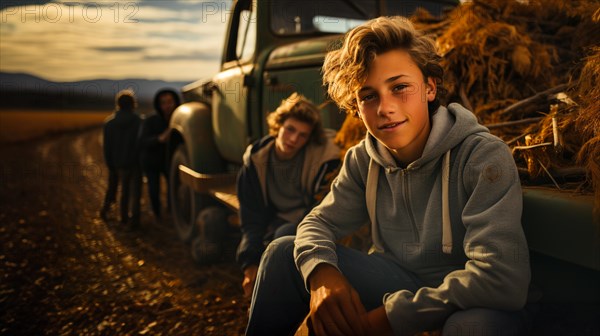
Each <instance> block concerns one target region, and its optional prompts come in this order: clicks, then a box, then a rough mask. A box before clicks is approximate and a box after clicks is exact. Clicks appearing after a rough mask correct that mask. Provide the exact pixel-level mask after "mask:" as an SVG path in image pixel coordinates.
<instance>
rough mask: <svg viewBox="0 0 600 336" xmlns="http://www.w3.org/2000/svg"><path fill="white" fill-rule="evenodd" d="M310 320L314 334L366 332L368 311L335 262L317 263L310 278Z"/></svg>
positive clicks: (359, 333) (361, 333)
mask: <svg viewBox="0 0 600 336" xmlns="http://www.w3.org/2000/svg"><path fill="white" fill-rule="evenodd" d="M308 282H309V286H310V322H311V326H312V329H313V331H314V332H315V334H317V335H319V336H321V335H367V333H368V332H369V327H368V320H367V312H366V310H365V307H364V306H363V305H362V303H361V302H360V298H359V296H358V293H357V292H356V290H354V288H352V286H351V285H350V284H349V283H348V280H346V278H345V277H344V276H343V275H342V274H341V273H340V272H339V271H338V270H337V269H336V268H335V267H333V266H331V265H328V264H325V263H323V264H320V265H318V266H317V267H316V268H315V269H314V270H313V272H312V273H311V274H310V277H309V279H308Z"/></svg>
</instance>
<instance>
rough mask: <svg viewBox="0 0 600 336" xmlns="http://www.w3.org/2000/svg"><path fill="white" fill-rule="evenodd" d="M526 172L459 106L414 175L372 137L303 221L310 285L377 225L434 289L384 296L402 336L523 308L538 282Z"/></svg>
mask: <svg viewBox="0 0 600 336" xmlns="http://www.w3.org/2000/svg"><path fill="white" fill-rule="evenodd" d="M521 210H522V194H521V185H520V181H519V177H518V174H517V169H516V166H515V163H514V160H513V158H512V155H511V153H510V151H509V149H508V147H507V146H506V144H505V143H504V142H502V141H501V140H500V139H498V138H497V137H495V136H493V135H491V134H490V133H489V131H488V130H487V128H485V127H483V126H481V125H479V124H478V123H477V119H476V118H475V116H474V115H473V114H472V113H471V112H469V111H468V110H466V109H465V108H463V107H462V106H460V105H458V104H450V105H449V106H448V108H447V109H446V108H445V107H440V108H439V109H438V110H437V112H436V113H435V114H434V115H433V117H432V128H431V133H430V135H429V138H428V140H427V143H426V145H425V148H424V151H423V155H422V156H421V157H420V158H419V159H417V160H416V161H414V162H412V163H411V164H409V165H408V166H407V167H406V168H404V169H403V168H401V167H399V166H398V165H397V164H396V162H395V160H394V159H393V157H392V156H391V154H390V153H389V151H388V150H387V149H386V148H385V147H384V146H383V145H381V144H380V143H379V142H378V141H377V140H376V139H375V138H373V136H371V135H369V134H367V137H366V138H365V139H364V140H363V141H361V142H360V143H359V144H358V145H356V146H355V147H353V148H351V149H350V150H349V151H348V153H347V154H346V157H345V159H344V164H343V167H342V169H341V172H340V174H339V175H338V177H337V179H336V180H335V181H334V182H333V185H332V187H331V192H330V193H329V194H328V195H327V197H325V199H324V200H323V202H322V203H321V204H320V205H319V206H318V207H316V208H314V209H313V211H312V212H310V213H309V214H308V215H307V216H306V217H305V218H304V220H303V221H302V222H301V223H300V225H299V227H298V231H297V236H296V243H295V245H296V249H295V252H294V254H295V258H296V265H297V266H298V269H299V270H300V271H301V273H302V275H303V277H304V279H305V281H306V279H307V278H308V275H309V274H310V273H311V272H312V270H313V269H314V268H315V267H316V266H317V265H318V264H320V263H322V262H325V263H329V264H331V265H333V266H335V267H337V257H336V255H335V241H336V240H338V239H340V238H342V237H344V236H346V235H348V234H350V233H352V232H353V231H354V230H356V229H358V228H359V227H360V226H361V225H363V224H365V223H369V222H370V223H371V233H372V236H373V242H374V250H375V253H383V254H386V255H387V256H388V257H390V258H393V259H394V260H395V262H397V263H398V264H400V265H401V266H403V267H404V268H406V269H407V270H409V271H411V272H413V273H414V274H416V275H417V276H418V277H419V278H420V279H421V280H423V281H424V282H425V283H426V284H427V286H426V287H422V288H420V289H419V290H418V291H417V292H416V293H413V292H410V291H408V290H400V291H397V292H395V293H388V294H387V295H386V296H385V297H384V298H383V302H382V303H383V304H384V306H385V310H386V314H387V317H388V319H389V321H390V324H391V325H392V329H393V330H394V333H395V334H397V335H410V334H414V333H415V332H419V331H424V330H432V329H437V328H440V327H441V326H442V325H443V323H444V321H445V320H446V319H447V318H448V316H449V315H450V314H452V313H453V312H454V311H456V310H457V309H467V308H471V307H487V308H494V309H504V310H518V309H520V308H522V307H523V306H524V304H525V301H526V297H527V289H528V285H529V280H530V269H529V254H528V249H527V242H526V240H525V235H524V233H523V230H522V227H521Z"/></svg>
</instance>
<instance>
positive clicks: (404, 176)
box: [400, 169, 420, 242]
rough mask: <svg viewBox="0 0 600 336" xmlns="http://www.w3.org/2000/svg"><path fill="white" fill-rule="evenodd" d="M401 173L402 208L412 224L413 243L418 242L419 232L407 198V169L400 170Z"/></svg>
mask: <svg viewBox="0 0 600 336" xmlns="http://www.w3.org/2000/svg"><path fill="white" fill-rule="evenodd" d="M400 171H401V172H402V190H403V192H404V197H403V198H404V207H405V208H406V212H408V216H409V217H410V223H411V224H412V227H413V232H414V237H415V239H416V240H415V242H419V241H420V237H419V230H418V229H417V224H416V223H415V217H414V215H413V213H412V210H411V208H410V202H409V198H408V195H409V193H408V169H401V170H400Z"/></svg>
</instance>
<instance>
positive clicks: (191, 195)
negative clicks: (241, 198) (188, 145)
mask: <svg viewBox="0 0 600 336" xmlns="http://www.w3.org/2000/svg"><path fill="white" fill-rule="evenodd" d="M179 165H184V166H188V167H189V160H188V156H187V153H186V150H185V145H184V144H180V145H179V146H178V147H177V149H176V150H175V153H174V154H173V157H172V159H171V166H170V170H169V178H170V183H169V197H170V198H171V211H172V217H173V225H174V226H175V230H176V231H177V235H178V236H179V238H180V239H181V240H183V241H184V242H189V241H190V240H192V238H193V237H194V236H195V235H196V225H195V224H196V215H197V214H198V213H200V209H201V207H202V203H203V202H202V198H203V197H202V195H201V194H199V193H197V192H195V191H194V190H193V189H192V188H191V187H190V186H188V185H186V184H183V183H182V182H181V179H180V178H179Z"/></svg>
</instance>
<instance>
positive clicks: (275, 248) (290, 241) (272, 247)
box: [261, 236, 294, 264]
mask: <svg viewBox="0 0 600 336" xmlns="http://www.w3.org/2000/svg"><path fill="white" fill-rule="evenodd" d="M262 259H263V260H262V261H261V264H262V263H273V262H277V263H279V262H282V261H283V262H287V261H290V260H291V261H292V262H293V260H294V237H293V236H285V237H281V238H277V239H275V240H273V241H272V242H271V243H270V244H269V245H268V246H267V249H266V250H265V252H264V253H263V257H262Z"/></svg>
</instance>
